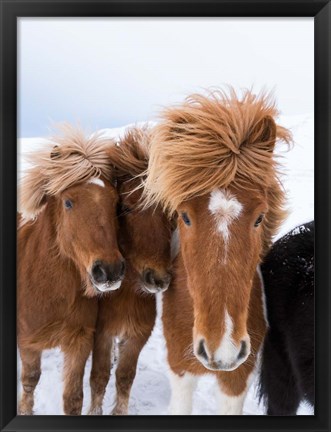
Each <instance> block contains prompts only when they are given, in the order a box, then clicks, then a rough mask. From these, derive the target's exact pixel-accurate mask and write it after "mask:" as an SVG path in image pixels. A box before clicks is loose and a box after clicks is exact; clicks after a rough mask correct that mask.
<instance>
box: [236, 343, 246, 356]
mask: <svg viewBox="0 0 331 432" xmlns="http://www.w3.org/2000/svg"><path fill="white" fill-rule="evenodd" d="M246 355H247V343H246V342H245V341H241V346H240V351H239V354H238V360H241V359H242V358H244V357H246Z"/></svg>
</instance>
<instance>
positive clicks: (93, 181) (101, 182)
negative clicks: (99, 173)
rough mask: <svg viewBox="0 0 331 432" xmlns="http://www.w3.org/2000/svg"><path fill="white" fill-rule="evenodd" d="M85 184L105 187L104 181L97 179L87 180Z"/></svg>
mask: <svg viewBox="0 0 331 432" xmlns="http://www.w3.org/2000/svg"><path fill="white" fill-rule="evenodd" d="M87 183H91V184H95V185H97V186H101V187H105V183H104V181H103V180H101V179H99V178H96V177H93V178H90V179H89V180H87Z"/></svg>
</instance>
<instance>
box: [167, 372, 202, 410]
mask: <svg viewBox="0 0 331 432" xmlns="http://www.w3.org/2000/svg"><path fill="white" fill-rule="evenodd" d="M197 382H198V377H197V376H195V375H193V374H191V373H189V372H185V373H184V375H183V376H179V375H177V374H175V373H174V372H172V371H171V370H170V383H171V400H170V406H169V414H171V415H190V414H191V413H192V399H193V392H194V390H195V388H196V385H197Z"/></svg>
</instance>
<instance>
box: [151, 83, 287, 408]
mask: <svg viewBox="0 0 331 432" xmlns="http://www.w3.org/2000/svg"><path fill="white" fill-rule="evenodd" d="M276 114H277V112H276V109H275V107H274V104H273V103H272V102H270V98H269V97H268V96H265V95H261V96H258V97H256V96H254V95H252V94H251V93H250V92H246V93H245V94H244V95H243V97H242V99H239V98H238V96H237V95H236V94H235V92H234V91H233V90H231V92H230V94H229V95H226V94H225V93H223V92H214V93H211V94H210V95H209V97H206V96H202V95H193V96H191V97H190V98H188V99H187V100H186V102H185V103H184V104H183V105H182V106H179V107H177V108H170V109H168V110H166V111H165V113H164V116H163V122H161V123H160V124H159V125H158V126H156V128H155V132H154V134H153V138H152V142H151V148H150V162H149V172H148V177H147V182H146V194H147V202H148V203H152V204H155V203H161V204H162V205H163V206H164V208H165V209H166V210H169V211H170V213H171V214H172V213H175V212H176V213H177V215H178V228H179V237H180V253H179V255H178V257H177V260H176V263H175V268H174V277H173V282H172V284H171V286H170V287H169V290H168V291H167V292H166V293H165V294H164V300H163V325H164V333H165V338H166V342H167V348H168V360H169V364H170V367H171V371H172V373H171V382H172V399H171V405H170V412H171V413H172V414H190V412H191V408H192V392H193V389H194V386H195V383H196V379H197V377H198V376H199V375H203V374H206V373H213V374H214V375H215V376H216V377H217V381H218V390H219V396H220V406H219V410H220V413H221V414H241V413H242V407H243V402H244V398H245V395H246V392H247V389H248V386H249V382H250V380H251V377H252V376H253V372H254V369H255V367H256V364H257V354H258V351H259V348H260V347H261V343H262V341H263V338H264V335H265V331H266V323H265V318H264V313H263V301H262V291H263V289H262V286H261V282H260V278H259V272H258V269H257V267H258V265H259V263H260V261H261V258H262V257H263V256H264V254H265V253H266V251H267V250H268V248H269V246H270V243H271V241H272V237H273V236H274V234H275V232H276V230H277V228H278V227H279V225H280V223H281V221H282V220H283V218H284V215H285V212H284V211H283V209H282V206H283V201H284V194H283V191H282V189H281V186H280V183H279V181H278V179H277V165H276V162H275V158H274V156H273V150H274V146H275V142H276V139H277V138H279V139H282V140H284V141H289V139H290V135H289V133H288V132H287V131H286V130H285V129H283V128H282V127H279V126H277V125H276V123H275V120H274V118H275V116H276Z"/></svg>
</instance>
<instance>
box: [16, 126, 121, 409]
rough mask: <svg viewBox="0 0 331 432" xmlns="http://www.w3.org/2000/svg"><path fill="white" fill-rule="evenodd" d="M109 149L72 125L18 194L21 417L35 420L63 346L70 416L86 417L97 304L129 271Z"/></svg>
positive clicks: (40, 156) (38, 155)
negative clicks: (51, 355)
mask: <svg viewBox="0 0 331 432" xmlns="http://www.w3.org/2000/svg"><path fill="white" fill-rule="evenodd" d="M108 146H109V140H104V139H102V138H101V137H100V136H98V135H97V134H94V135H92V136H84V134H83V132H82V131H80V130H78V129H75V128H74V127H73V126H70V125H64V126H63V129H62V133H60V134H59V136H57V137H54V138H52V139H51V141H50V146H46V147H45V148H44V149H42V150H40V151H37V152H35V153H32V154H31V155H30V162H31V164H32V166H31V167H30V168H29V169H28V171H27V173H26V175H25V177H24V178H23V182H22V185H21V187H20V188H19V191H18V192H19V209H20V211H21V215H19V227H18V314H17V317H18V318H17V329H18V347H19V352H20V356H21V360H22V373H21V378H22V385H23V392H22V397H21V400H20V403H19V409H18V411H19V414H25V415H31V414H33V404H34V390H35V387H36V385H37V384H38V381H39V378H40V373H41V369H40V363H41V354H42V351H43V350H44V349H49V348H54V347H57V346H60V347H61V350H62V351H63V353H64V392H63V406H64V413H65V414H67V415H79V414H81V410H82V402H83V375H84V368H85V363H86V360H87V358H88V356H89V354H90V352H91V350H92V346H93V335H94V331H95V325H96V319H97V310H98V303H97V298H98V296H100V295H101V294H103V293H105V292H108V291H112V290H116V289H118V288H119V287H120V285H121V282H122V279H123V277H124V271H125V262H124V259H123V257H122V255H121V253H120V251H119V247H118V244H117V234H118V222H117V214H116V209H117V203H118V193H117V190H116V187H115V185H114V173H113V170H112V168H111V164H110V162H109V157H108V154H107V148H108Z"/></svg>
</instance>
